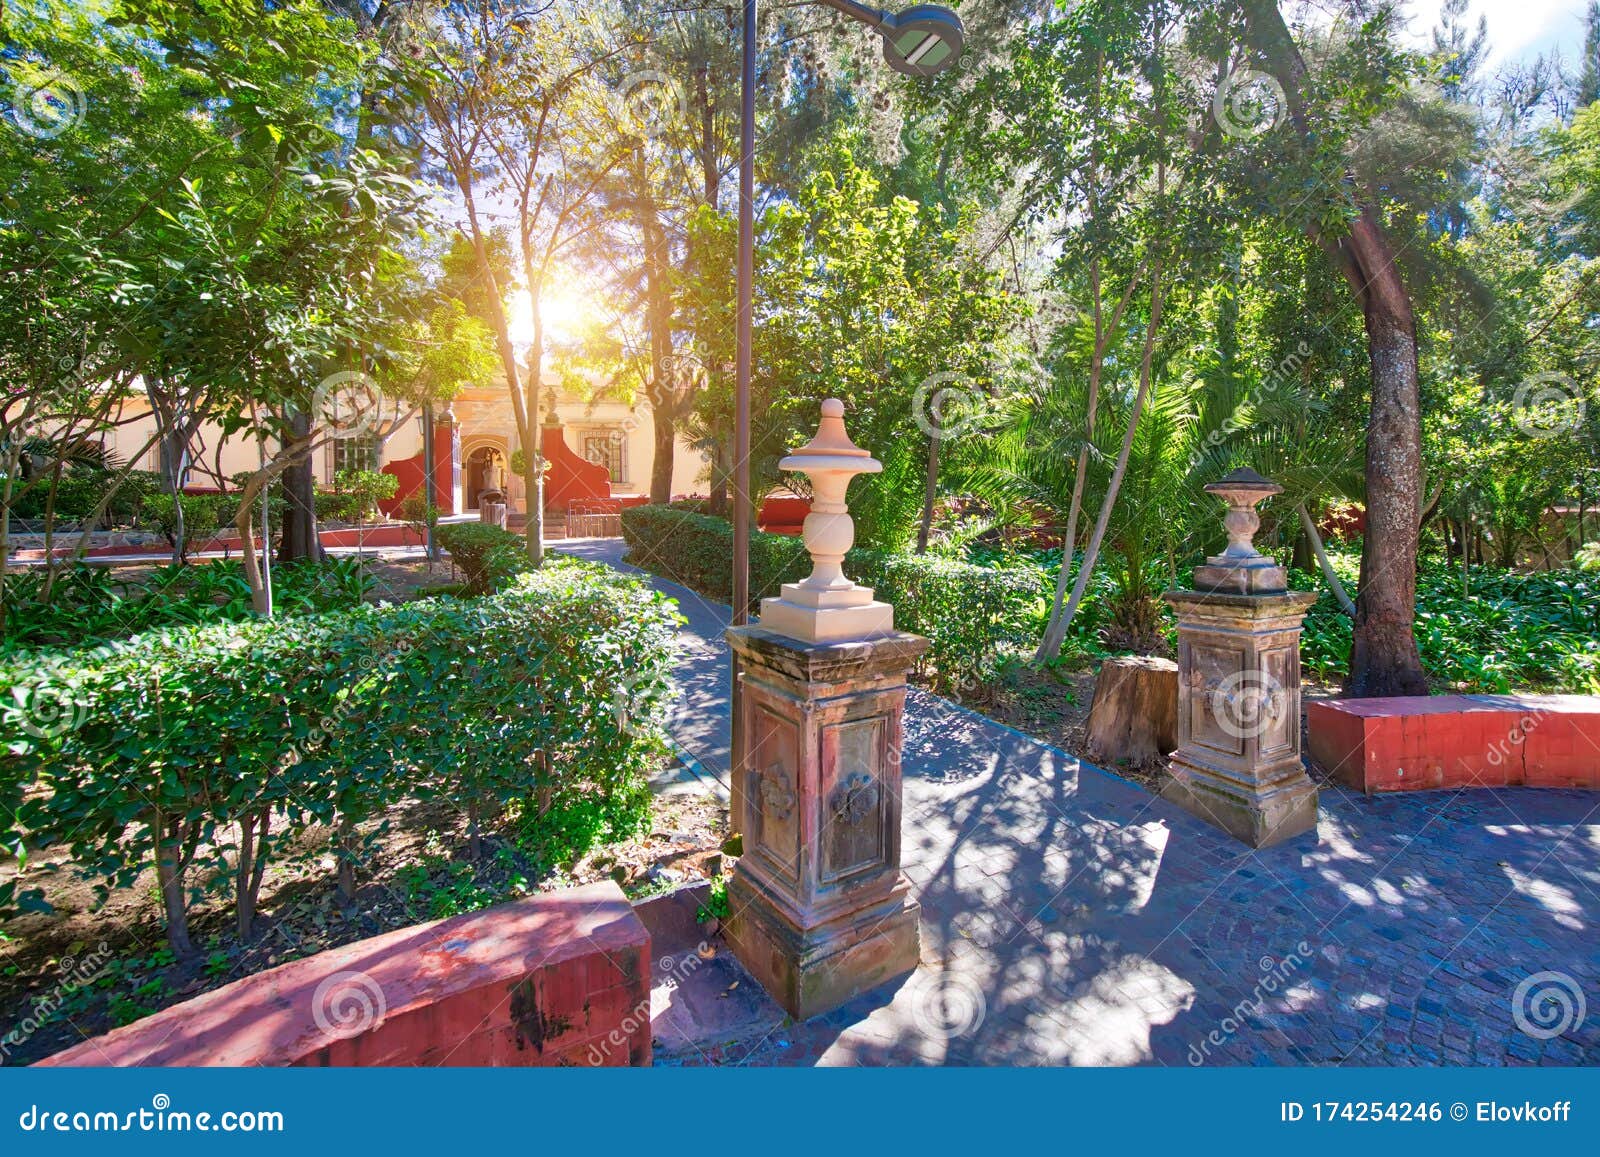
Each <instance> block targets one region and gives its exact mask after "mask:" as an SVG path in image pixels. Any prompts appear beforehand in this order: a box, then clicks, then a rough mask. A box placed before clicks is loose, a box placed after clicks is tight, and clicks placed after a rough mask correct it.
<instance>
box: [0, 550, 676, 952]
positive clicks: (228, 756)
mask: <svg viewBox="0 0 1600 1157" xmlns="http://www.w3.org/2000/svg"><path fill="white" fill-rule="evenodd" d="M678 622H679V619H678V617H677V615H676V614H675V613H674V612H673V610H672V608H671V607H670V605H669V604H668V603H667V602H666V600H664V599H662V598H661V597H660V596H658V595H655V594H654V593H652V592H650V591H648V590H647V589H646V588H645V587H643V586H642V584H640V583H639V582H638V581H637V580H634V579H629V578H625V577H623V576H619V575H616V574H614V573H612V572H609V571H606V570H604V569H603V568H597V567H591V566H586V565H582V564H577V563H571V562H563V563H558V564H556V565H552V566H550V567H547V568H545V569H544V570H541V571H540V572H538V573H536V574H530V575H524V576H521V577H520V578H519V579H518V581H517V582H516V583H515V585H513V586H511V587H510V588H508V589H507V590H505V591H503V592H502V593H500V594H498V595H495V596H492V597H489V598H484V599H477V600H466V601H462V600H456V599H449V598H437V599H426V600H419V601H417V602H415V603H410V604H406V605H403V606H399V607H388V606H381V607H374V606H362V607H357V608H352V609H349V610H345V611H336V612H331V613H328V614H322V615H307V616H301V617H289V618H282V619H276V620H272V621H256V622H247V623H238V624H219V625H210V626H201V627H191V628H177V629H171V630H166V631H159V632H154V633H151V634H147V635H143V636H140V637H137V638H134V639H131V640H128V641H126V642H122V643H114V644H109V645H106V646H103V647H100V648H97V649H94V650H89V651H82V650H80V651H54V652H50V651H47V652H39V653H36V654H34V655H30V656H24V657H18V658H15V659H13V660H11V661H10V669H9V670H8V671H7V675H8V686H9V687H10V692H9V695H8V697H7V698H6V699H5V700H4V701H3V702H0V742H3V743H4V747H3V749H0V750H3V751H4V755H3V756H0V783H6V784H10V785H11V787H10V788H9V789H8V790H9V792H10V793H11V794H12V795H13V796H15V795H17V794H18V791H19V789H20V788H26V789H27V791H26V798H24V799H23V801H22V805H21V811H20V816H19V818H18V820H17V821H16V823H17V825H18V829H19V831H13V832H11V836H10V838H19V832H20V833H26V836H27V840H28V842H29V843H31V844H33V845H35V846H38V845H42V844H56V843H61V844H65V845H67V846H68V847H70V848H71V850H72V852H73V859H74V861H75V862H76V863H77V865H78V866H79V867H80V868H81V870H82V871H83V872H84V873H85V874H86V875H90V876H95V877H98V878H100V880H101V881H102V884H103V885H104V886H109V887H119V886H120V887H126V886H129V885H131V884H133V883H134V881H135V880H136V879H138V877H139V876H140V875H141V874H142V873H144V872H146V871H147V870H149V869H150V868H151V867H152V865H153V864H154V863H155V861H156V858H157V853H158V849H161V850H162V854H163V855H165V856H166V857H167V858H169V859H170V860H171V861H172V862H174V863H175V864H176V871H175V874H176V879H175V880H174V882H173V884H172V888H173V891H174V894H175V896H176V897H177V898H178V900H179V901H180V902H181V905H182V907H183V908H184V909H185V910H186V909H187V907H188V906H189V905H190V904H191V903H192V902H193V899H194V896H195V895H196V894H198V893H201V892H204V891H205V890H207V889H220V888H224V887H227V886H229V885H230V884H237V886H239V887H241V888H244V887H248V885H244V884H243V883H242V882H240V881H237V877H238V876H240V875H241V873H239V872H237V871H235V869H236V868H237V866H238V865H237V864H236V863H235V860H236V855H235V854H232V853H233V849H231V848H230V847H229V844H228V841H226V840H223V839H222V838H221V837H222V835H223V834H224V833H225V832H226V830H227V829H228V827H229V825H231V824H235V823H238V824H247V823H251V822H259V817H262V816H266V817H268V818H270V819H271V820H272V826H271V829H270V834H267V833H266V832H263V831H261V830H260V829H259V828H258V829H257V831H258V838H259V840H260V843H259V845H258V849H257V852H258V855H259V857H260V862H263V863H264V862H265V860H266V858H267V857H268V856H269V855H273V854H277V852H278V851H279V850H280V849H282V848H284V847H286V846H287V845H289V844H291V843H294V842H295V841H297V840H301V839H303V837H304V835H305V833H306V831H307V829H308V828H309V827H310V826H311V825H313V824H320V825H324V826H325V828H326V829H328V830H331V831H333V832H334V833H336V835H335V850H336V852H337V853H338V854H339V855H340V856H341V857H344V858H347V859H352V860H353V859H358V858H359V855H360V849H359V845H358V842H357V840H356V838H355V833H356V832H357V830H358V829H359V827H360V825H362V824H364V823H366V822H367V821H369V820H375V819H376V818H378V817H379V816H381V814H382V813H383V812H384V811H385V810H386V809H387V808H389V807H390V806H392V805H394V804H396V803H399V802H401V801H403V800H406V799H413V798H422V799H426V798H435V797H446V798H449V799H451V800H453V801H455V802H456V803H458V804H459V805H461V806H462V807H463V808H465V809H467V810H468V811H469V813H471V814H473V815H474V816H479V817H481V818H482V820H483V821H484V822H485V823H489V822H493V821H494V820H495V819H496V818H497V817H499V816H500V815H502V814H503V813H504V812H505V810H506V809H507V807H508V806H510V805H512V804H513V803H515V804H516V805H517V806H518V808H519V809H521V811H522V813H523V814H526V812H527V811H528V810H529V809H532V810H533V811H534V812H536V813H538V814H548V813H550V812H552V811H558V810H575V809H578V808H580V807H583V806H585V805H596V806H598V807H599V808H600V810H602V811H604V810H606V809H608V808H609V809H612V810H613V811H617V810H621V811H631V812H635V813H637V811H638V810H640V809H644V808H646V807H647V806H648V794H647V790H646V788H645V777H646V775H647V773H648V772H649V770H650V769H651V767H652V766H653V765H654V763H655V761H656V760H658V759H659V758H660V757H661V754H662V753H663V751H664V749H665V748H664V736H663V731H662V725H663V721H664V712H665V702H664V700H663V699H661V698H659V697H652V696H648V695H643V694H640V692H639V688H640V687H641V686H644V685H646V684H648V683H649V682H650V681H651V680H658V681H659V680H664V679H665V676H666V672H667V671H669V670H670V666H671V662H672V657H673V656H672V650H673V640H674V637H675V630H676V627H677V624H678ZM46 709H52V710H53V711H54V712H55V714H54V715H53V716H51V720H52V722H48V723H47V722H46V721H45V718H44V716H43V715H42V714H41V712H42V711H44V710H46ZM63 720H64V721H65V723H64V724H63V723H62V722H61V721H63ZM6 814H7V817H8V819H9V816H10V815H11V814H12V813H10V812H9V811H8V812H7V813H6ZM635 822H637V821H635ZM255 886H256V887H259V885H258V884H257V885H255ZM242 895H244V893H243V892H238V893H236V899H237V898H239V897H240V896H242ZM172 931H173V929H172V927H171V925H169V933H171V932H172Z"/></svg>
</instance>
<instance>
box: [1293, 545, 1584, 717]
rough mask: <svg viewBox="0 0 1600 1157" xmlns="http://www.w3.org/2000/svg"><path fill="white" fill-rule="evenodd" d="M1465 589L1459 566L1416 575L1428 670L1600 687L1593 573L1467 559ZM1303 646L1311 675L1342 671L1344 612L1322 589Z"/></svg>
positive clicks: (1456, 684)
mask: <svg viewBox="0 0 1600 1157" xmlns="http://www.w3.org/2000/svg"><path fill="white" fill-rule="evenodd" d="M1311 578H1312V576H1310V575H1301V576H1299V578H1298V580H1297V581H1301V582H1303V583H1309V582H1310V580H1311ZM1469 590H1470V592H1471V593H1470V594H1469V595H1466V596H1463V594H1462V591H1461V574H1460V571H1459V569H1455V570H1452V569H1451V568H1449V567H1445V566H1440V565H1432V566H1426V567H1424V568H1423V570H1422V572H1421V573H1420V574H1419V575H1418V576H1417V645H1418V647H1419V648H1420V650H1421V651H1422V665H1423V668H1424V669H1425V670H1426V671H1427V672H1428V675H1429V676H1430V678H1432V679H1434V680H1436V681H1438V682H1441V683H1444V684H1446V685H1447V686H1448V687H1449V688H1450V689H1451V690H1457V691H1469V692H1472V691H1477V692H1510V691H1517V690H1528V689H1533V690H1541V691H1564V692H1572V693H1576V694H1588V695H1593V694H1600V579H1597V577H1596V576H1595V575H1593V574H1589V573H1584V572H1581V571H1552V572H1548V573H1544V574H1534V575H1522V574H1515V573H1512V572H1509V571H1494V570H1489V569H1487V568H1474V569H1473V570H1472V572H1471V574H1470V577H1469ZM1300 653H1301V662H1302V664H1303V665H1304V667H1305V669H1306V672H1307V673H1308V674H1309V675H1312V676H1314V677H1316V678H1319V679H1326V680H1330V681H1332V680H1336V679H1340V678H1342V677H1343V675H1344V672H1345V669H1346V667H1345V665H1346V663H1347V661H1348V658H1349V654H1350V620H1349V619H1348V618H1346V617H1345V616H1344V615H1342V614H1340V613H1339V610H1338V607H1337V606H1336V605H1335V604H1334V602H1333V599H1332V597H1331V596H1329V595H1327V594H1324V596H1323V598H1322V599H1321V600H1319V601H1318V602H1317V604H1316V605H1315V606H1314V607H1312V609H1311V612H1310V613H1309V614H1308V615H1307V616H1306V624H1305V633H1304V635H1303V637H1302V639H1301V645H1300Z"/></svg>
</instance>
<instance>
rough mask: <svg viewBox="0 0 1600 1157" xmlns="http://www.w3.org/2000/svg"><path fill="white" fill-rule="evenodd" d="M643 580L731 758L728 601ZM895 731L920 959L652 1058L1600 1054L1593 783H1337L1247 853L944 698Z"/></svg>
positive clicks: (681, 728) (689, 738)
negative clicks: (811, 1015)
mask: <svg viewBox="0 0 1600 1157" xmlns="http://www.w3.org/2000/svg"><path fill="white" fill-rule="evenodd" d="M562 549H564V550H567V551H569V552H570V553H573V554H581V555H584V556H586V557H591V558H596V559H599V560H602V561H606V562H609V563H611V564H613V565H617V564H618V563H619V562H620V559H621V556H622V544H621V542H620V541H619V540H591V541H589V542H582V543H574V544H569V545H565V546H563V548H562ZM653 581H655V584H656V585H657V586H658V587H659V588H660V589H662V590H664V591H667V592H668V593H670V594H671V595H673V597H675V598H678V599H679V600H680V605H681V607H682V609H683V612H684V613H685V615H687V616H688V618H689V620H690V622H689V624H688V626H687V627H686V629H685V632H684V643H685V645H686V648H687V650H686V654H685V661H684V664H683V677H684V678H683V682H684V688H685V694H684V707H683V709H682V710H681V711H680V712H679V715H678V717H677V718H676V719H675V721H674V724H673V726H674V732H675V735H676V736H677V738H678V740H679V742H680V743H681V744H682V745H683V746H684V747H685V748H686V749H688V751H689V752H690V754H691V755H692V757H693V759H694V761H696V762H697V763H698V764H699V765H700V766H701V767H703V768H704V769H705V771H706V773H708V774H710V775H713V776H717V777H720V778H725V776H726V770H727V737H726V732H727V711H728V687H727V680H728V672H727V657H726V655H727V653H726V649H725V647H724V646H723V644H722V643H721V632H722V627H723V625H724V624H725V623H726V622H727V608H725V607H718V606H714V605H710V604H707V603H706V602H704V601H703V600H701V599H699V598H698V596H695V595H694V594H692V593H691V592H688V591H686V590H684V589H683V588H681V587H677V586H675V585H673V584H671V583H666V582H662V581H659V580H653ZM906 727H907V745H906V751H905V754H904V767H905V775H906V784H905V792H906V807H905V858H906V871H907V874H908V875H909V876H910V877H911V879H912V880H913V882H914V883H915V884H916V886H917V889H918V895H919V899H920V900H921V903H922V906H923V907H922V936H923V962H922V967H921V968H920V969H919V970H918V971H917V972H916V974H914V976H913V977H912V978H911V979H910V980H909V981H905V982H902V983H900V984H898V985H896V986H893V987H892V988H891V990H889V991H885V992H880V993H875V994H871V995H869V996H867V997H864V998H862V999H861V1000H859V1001H857V1002H855V1003H854V1004H852V1005H850V1006H848V1007H846V1008H844V1009H841V1010H840V1011H839V1012H837V1013H835V1014H833V1015H830V1016H827V1017H823V1018H819V1019H817V1020H814V1021H811V1022H807V1023H806V1024H803V1025H791V1026H789V1027H787V1028H784V1029H781V1030H779V1031H777V1032H773V1033H768V1034H766V1035H764V1036H762V1037H760V1038H759V1039H754V1040H747V1041H738V1042H731V1043H727V1044H723V1045H720V1046H718V1047H716V1048H714V1049H708V1050H705V1051H699V1050H696V1054H695V1055H691V1056H678V1057H671V1056H664V1057H662V1058H661V1059H662V1060H663V1061H676V1062H680V1063H722V1064H737V1063H748V1064H817V1063H821V1064H883V1063H928V1064H1077V1065H1084V1064H1118V1065H1121V1064H1168V1065H1185V1064H1195V1063H1205V1064H1258V1065H1259V1064H1275V1065H1292V1064H1340V1063H1349V1064H1376V1065H1390V1064H1404V1065H1411V1064H1472V1065H1502V1064H1600V931H1597V929H1600V795H1596V794H1594V793H1585V792H1577V791H1543V790H1523V791H1510V792H1496V791H1492V790H1482V789H1480V790H1477V791H1472V792H1426V793H1418V794H1415V795H1407V796H1403V797H1395V796H1391V797H1384V798H1378V799H1367V798H1364V797H1362V796H1359V795H1350V794H1347V793H1342V792H1338V791H1336V790H1325V791H1324V792H1323V795H1322V814H1321V820H1320V823H1319V825H1318V831H1317V834H1316V836H1315V838H1313V837H1312V836H1311V835H1310V834H1309V833H1308V834H1307V835H1305V836H1303V837H1301V838H1299V839H1297V840H1294V841H1292V842H1291V843H1288V844H1285V845H1282V846H1279V847H1276V848H1270V849H1267V850H1265V851H1261V852H1253V851H1250V850H1249V849H1247V848H1245V847H1244V846H1243V845H1241V844H1238V843H1236V842H1234V841H1233V840H1231V839H1229V838H1227V837H1225V836H1223V835H1221V834H1220V833H1218V832H1216V831H1214V830H1213V829H1211V828H1210V827H1208V826H1206V825H1204V824H1202V823H1200V822H1199V821H1197V820H1194V819H1192V818H1191V817H1189V816H1188V815H1187V814H1185V813H1184V812H1182V811H1179V810H1178V809H1176V808H1173V807H1171V806H1170V805H1168V804H1166V803H1164V802H1162V801H1160V800H1158V799H1155V798H1154V797H1152V796H1151V795H1149V794H1148V793H1147V792H1145V791H1144V790H1142V789H1141V788H1139V787H1137V786H1135V785H1133V784H1130V783H1128V782H1126V781H1124V780H1121V779H1118V778H1117V777H1115V776H1112V775H1109V774H1107V773H1105V772H1102V771H1100V770H1099V769H1097V768H1094V767H1092V766H1090V765H1088V764H1084V763H1080V762H1079V761H1078V760H1076V759H1074V758H1072V757H1071V756H1068V755H1066V754H1065V753H1063V752H1061V751H1058V750H1056V749H1054V748H1051V747H1048V746H1045V745H1043V744H1041V743H1037V742H1035V741H1033V740H1031V739H1029V738H1027V737H1026V736H1023V735H1020V734H1018V733H1017V732H1014V731H1011V730H1009V729H1007V728H1005V727H1002V726H1000V725H999V724H996V723H993V722H992V721H990V720H988V719H985V718H983V717H982V716H978V715H974V714H972V713H970V712H967V711H964V710H962V709H960V708H958V707H955V706H954V705H952V704H950V703H948V702H947V701H945V700H943V699H940V698H938V697H937V696H933V695H928V694H925V693H922V692H920V691H913V692H912V694H911V696H910V698H909V702H908V707H907V712H906ZM1541 974H1550V975H1541ZM1519 986H1520V987H1521V988H1522V990H1523V994H1522V996H1521V998H1520V1000H1519V999H1518V991H1519ZM1579 1006H1582V1010H1583V1012H1584V1013H1585V1015H1584V1016H1583V1017H1582V1019H1581V1020H1580V1019H1579V1018H1578V1011H1579ZM1519 1016H1520V1020H1521V1024H1522V1025H1525V1026H1526V1027H1527V1028H1528V1029H1529V1030H1531V1031H1523V1028H1522V1027H1519ZM1563 1025H1564V1029H1563V1031H1561V1032H1560V1033H1559V1034H1558V1035H1553V1036H1551V1035H1548V1034H1547V1033H1546V1032H1545V1028H1544V1027H1543V1026H1551V1027H1562V1026H1563Z"/></svg>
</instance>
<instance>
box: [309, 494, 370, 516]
mask: <svg viewBox="0 0 1600 1157" xmlns="http://www.w3.org/2000/svg"><path fill="white" fill-rule="evenodd" d="M312 501H313V502H314V503H315V504H316V507H317V517H318V518H319V519H322V520H323V521H325V522H356V521H357V520H359V519H360V517H361V509H362V502H363V499H362V497H361V495H359V494H350V493H347V492H345V491H342V490H318V491H317V493H316V496H315V497H314V498H313V499H312Z"/></svg>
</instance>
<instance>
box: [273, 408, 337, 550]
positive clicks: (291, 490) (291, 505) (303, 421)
mask: <svg viewBox="0 0 1600 1157" xmlns="http://www.w3.org/2000/svg"><path fill="white" fill-rule="evenodd" d="M289 421H290V425H289V428H290V429H291V430H292V431H293V433H294V436H295V437H296V438H309V437H310V436H311V416H310V415H309V414H302V413H299V412H298V411H297V412H296V413H295V414H294V416H293V417H292V418H291V419H290V420H289ZM314 466H315V463H314V462H313V461H312V455H310V454H307V455H306V456H305V458H304V459H302V460H300V461H297V462H296V463H295V464H294V465H293V466H291V467H289V469H287V470H285V471H284V472H283V496H284V499H285V502H284V509H283V518H282V520H281V521H280V523H279V525H278V535H279V541H278V561H279V562H292V561H294V560H295V559H300V558H309V559H314V560H315V561H317V562H321V561H322V560H323V559H324V558H325V557H326V554H325V552H324V551H323V549H322V542H321V540H320V539H319V538H318V537H317V505H316V480H315V473H316V472H315V469H314Z"/></svg>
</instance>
